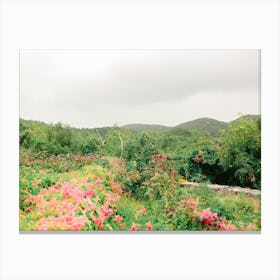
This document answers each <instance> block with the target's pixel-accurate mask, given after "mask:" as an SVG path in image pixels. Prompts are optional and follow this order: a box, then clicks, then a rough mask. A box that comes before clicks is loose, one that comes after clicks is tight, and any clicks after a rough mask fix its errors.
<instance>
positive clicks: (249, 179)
mask: <svg viewBox="0 0 280 280" xmlns="http://www.w3.org/2000/svg"><path fill="white" fill-rule="evenodd" d="M221 142H222V143H221V144H222V149H221V153H220V154H221V165H222V166H223V168H224V170H226V171H228V172H229V177H230V179H231V181H232V182H233V183H234V184H236V185H241V186H247V187H253V188H258V189H259V188H261V122H260V118H259V117H247V118H240V119H239V120H237V121H235V122H232V123H231V124H230V126H229V127H228V128H227V129H226V130H224V131H222V137H221Z"/></svg>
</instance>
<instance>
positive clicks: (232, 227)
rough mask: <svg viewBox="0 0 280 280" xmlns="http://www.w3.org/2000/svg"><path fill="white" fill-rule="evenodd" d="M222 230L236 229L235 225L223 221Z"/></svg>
mask: <svg viewBox="0 0 280 280" xmlns="http://www.w3.org/2000/svg"><path fill="white" fill-rule="evenodd" d="M219 229H220V230H225V231H233V230H236V227H235V225H232V224H229V225H225V223H223V222H222V223H221V224H220V226H219Z"/></svg>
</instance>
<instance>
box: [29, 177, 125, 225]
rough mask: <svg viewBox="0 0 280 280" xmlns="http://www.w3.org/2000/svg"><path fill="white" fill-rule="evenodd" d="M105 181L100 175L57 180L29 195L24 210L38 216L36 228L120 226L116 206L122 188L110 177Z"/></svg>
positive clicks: (120, 219) (119, 217)
mask: <svg viewBox="0 0 280 280" xmlns="http://www.w3.org/2000/svg"><path fill="white" fill-rule="evenodd" d="M108 184H109V188H108V186H106V187H105V185H104V182H103V179H102V178H96V180H95V181H93V182H88V181H87V180H77V179H75V180H72V181H69V182H63V183H57V184H55V185H53V186H50V187H49V188H47V189H41V191H40V193H39V194H38V195H36V196H30V197H28V198H27V199H26V202H28V203H30V204H31V205H30V206H29V207H28V208H27V209H26V211H28V212H32V214H33V215H34V217H35V218H36V219H37V223H36V226H35V230H83V229H85V228H87V229H99V230H105V229H107V228H108V229H112V227H111V225H110V223H111V222H112V223H115V224H116V225H117V226H118V227H119V228H123V227H125V224H123V223H121V221H122V217H121V216H120V215H117V210H116V201H118V199H119V197H120V195H119V194H120V193H121V192H122V189H121V187H120V186H119V185H117V184H116V183H115V182H114V181H113V179H112V178H111V180H110V182H109V183H108Z"/></svg>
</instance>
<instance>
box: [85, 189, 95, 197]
mask: <svg viewBox="0 0 280 280" xmlns="http://www.w3.org/2000/svg"><path fill="white" fill-rule="evenodd" d="M93 195H94V190H88V191H86V192H85V197H88V196H93Z"/></svg>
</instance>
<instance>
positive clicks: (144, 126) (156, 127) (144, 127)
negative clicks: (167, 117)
mask: <svg viewBox="0 0 280 280" xmlns="http://www.w3.org/2000/svg"><path fill="white" fill-rule="evenodd" d="M122 128H126V129H131V130H136V131H145V130H159V131H166V130H170V129H171V127H168V126H164V125H160V124H141V123H134V124H127V125H124V126H122Z"/></svg>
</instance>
